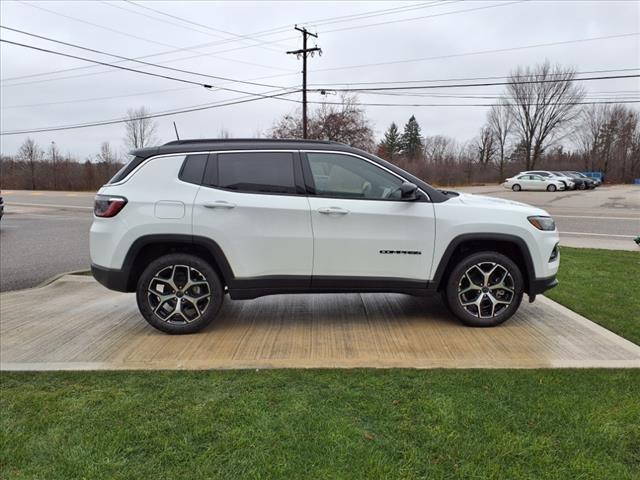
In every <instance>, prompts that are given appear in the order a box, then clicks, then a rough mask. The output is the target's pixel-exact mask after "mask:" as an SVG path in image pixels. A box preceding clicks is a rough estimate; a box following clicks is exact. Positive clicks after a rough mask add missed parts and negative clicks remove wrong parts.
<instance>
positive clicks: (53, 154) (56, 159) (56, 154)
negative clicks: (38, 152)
mask: <svg viewBox="0 0 640 480" xmlns="http://www.w3.org/2000/svg"><path fill="white" fill-rule="evenodd" d="M49 161H50V162H51V177H52V180H53V189H54V190H57V189H58V170H59V167H60V161H61V155H60V150H59V149H58V146H57V145H56V142H51V145H50V146H49Z"/></svg>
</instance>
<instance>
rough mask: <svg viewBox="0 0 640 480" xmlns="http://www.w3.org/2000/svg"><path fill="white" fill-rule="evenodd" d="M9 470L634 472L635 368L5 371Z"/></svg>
mask: <svg viewBox="0 0 640 480" xmlns="http://www.w3.org/2000/svg"><path fill="white" fill-rule="evenodd" d="M1 378H2V397H1V410H0V411H1V412H2V413H1V433H0V466H1V469H2V474H1V475H0V476H2V478H46V479H58V478H59V479H70V478H89V479H101V478H105V479H106V478H109V479H111V478H123V479H125V478H127V479H129V478H132V479H133V478H141V479H142V478H145V479H146V478H167V479H179V478H180V479H181V478H185V479H195V478H229V479H240V478H241V479H244V478H295V479H298V478H310V479H319V478H385V479H386V478H418V477H420V478H427V477H428V478H454V477H459V478H477V479H485V478H508V479H513V478H532V479H541V478H557V479H573V478H585V479H587V478H594V479H600V478H603V479H604V478H606V479H616V478H638V474H639V473H640V402H639V401H638V399H639V398H640V371H637V370H636V371H604V370H600V371H597V370H555V371H554V370H548V371H535V370H534V371H532V370H525V371H509V370H498V371H487V370H467V371H464V370H462V371H450V370H431V371H414V370H346V371H336V370H328V371H327V370H324V371H323V370H306V371H304V370H302V371H300V370H270V371H259V372H256V371H209V372H141V373H127V372H116V373H95V372H94V373H30V374H22V373H21V374H16V373H3V374H2V377H1Z"/></svg>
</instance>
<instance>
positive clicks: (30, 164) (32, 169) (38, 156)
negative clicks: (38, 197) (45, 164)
mask: <svg viewBox="0 0 640 480" xmlns="http://www.w3.org/2000/svg"><path fill="white" fill-rule="evenodd" d="M42 156H43V152H42V149H41V148H40V147H39V146H38V144H37V143H36V142H35V141H34V140H33V139H32V138H27V139H26V140H25V141H24V143H23V144H22V145H21V146H20V149H19V150H18V158H19V159H20V160H22V161H23V162H24V163H25V165H26V168H27V171H28V173H29V179H30V182H29V183H30V184H31V190H35V189H36V166H37V165H38V163H39V162H41V161H42Z"/></svg>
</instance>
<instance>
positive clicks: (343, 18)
mask: <svg viewBox="0 0 640 480" xmlns="http://www.w3.org/2000/svg"><path fill="white" fill-rule="evenodd" d="M461 1H462V0H450V1H439V0H435V1H431V2H425V3H420V4H417V5H405V6H403V7H393V8H385V9H382V10H372V11H369V12H361V13H354V14H351V15H339V16H336V17H329V18H324V19H320V20H310V21H308V22H300V25H309V26H310V25H313V26H314V27H319V26H321V25H331V24H334V23H344V22H353V21H358V20H363V19H365V18H372V17H379V16H381V15H395V14H397V13H406V12H409V11H413V10H422V9H425V8H431V7H441V6H445V5H451V4H453V3H460V2H461Z"/></svg>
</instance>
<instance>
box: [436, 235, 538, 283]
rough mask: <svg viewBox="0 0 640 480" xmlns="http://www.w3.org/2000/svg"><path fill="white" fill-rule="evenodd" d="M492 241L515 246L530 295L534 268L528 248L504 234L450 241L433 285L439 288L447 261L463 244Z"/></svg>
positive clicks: (511, 236)
mask: <svg viewBox="0 0 640 480" xmlns="http://www.w3.org/2000/svg"><path fill="white" fill-rule="evenodd" d="M486 240H489V241H494V242H506V243H511V244H513V245H515V246H516V247H517V248H518V250H519V251H520V254H521V255H522V258H523V259H524V263H525V267H526V269H527V271H526V272H523V273H525V274H526V275H527V285H528V287H529V288H528V290H529V291H527V293H530V290H531V286H532V285H533V283H534V282H535V268H534V266H533V260H532V259H531V253H530V252H529V248H528V247H527V244H526V243H525V241H524V240H522V239H521V238H520V237H516V236H515V235H508V234H504V233H467V234H463V235H459V236H457V237H455V238H454V239H453V240H451V243H449V246H448V247H447V249H446V250H445V251H444V254H443V255H442V258H441V259H440V263H439V264H438V268H437V269H436V273H435V275H434V276H433V280H432V281H433V283H434V284H435V285H437V286H438V287H439V286H440V282H441V281H442V278H443V275H444V273H445V271H446V270H447V267H448V266H449V261H450V260H451V257H452V256H453V253H454V252H455V250H456V248H458V247H459V246H460V245H462V244H463V243H467V242H469V243H471V242H473V241H486Z"/></svg>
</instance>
